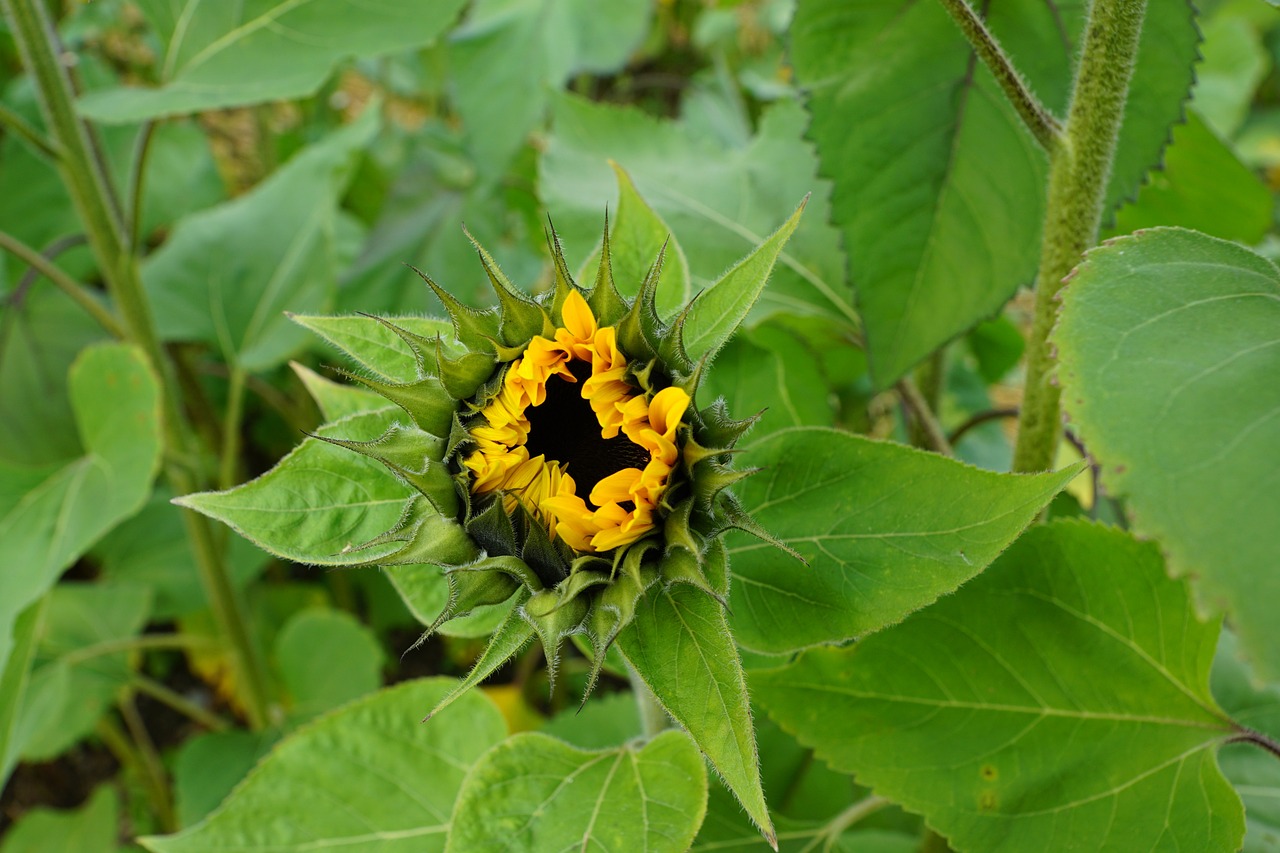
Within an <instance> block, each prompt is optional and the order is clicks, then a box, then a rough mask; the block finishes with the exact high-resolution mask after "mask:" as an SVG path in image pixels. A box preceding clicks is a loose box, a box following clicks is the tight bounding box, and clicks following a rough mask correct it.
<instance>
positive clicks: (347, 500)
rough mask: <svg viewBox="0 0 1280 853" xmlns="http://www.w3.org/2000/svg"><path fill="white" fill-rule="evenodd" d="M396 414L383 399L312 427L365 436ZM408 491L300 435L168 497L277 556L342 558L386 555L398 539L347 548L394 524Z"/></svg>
mask: <svg viewBox="0 0 1280 853" xmlns="http://www.w3.org/2000/svg"><path fill="white" fill-rule="evenodd" d="M403 419H404V414H403V412H402V411H401V410H400V409H398V408H395V407H391V406H388V407H384V408H382V409H379V410H377V411H373V412H364V413H360V414H355V415H351V416H349V417H347V418H344V419H342V420H340V421H335V422H334V423H332V424H328V425H326V426H323V427H321V428H320V429H319V430H317V435H320V436H324V437H335V438H343V439H349V440H352V441H372V440H374V439H376V438H378V437H379V436H380V435H382V434H383V433H384V432H385V431H386V430H387V428H388V427H390V426H391V424H393V423H395V422H397V421H400V420H403ZM424 436H425V433H424ZM414 494H416V492H414V491H413V490H412V489H411V488H410V487H409V486H408V485H406V484H404V483H402V482H400V481H399V480H397V479H396V478H395V477H394V476H392V474H391V472H390V471H388V470H387V469H386V468H385V467H384V466H383V465H382V463H380V462H377V461H375V460H373V459H370V458H368V457H367V456H362V455H360V454H358V453H353V452H352V451H350V450H347V449H346V448H343V447H337V446H335V445H332V444H329V443H328V442H325V441H322V440H320V439H319V438H308V439H306V440H305V441H303V442H302V444H300V445H298V447H297V448H295V449H294V450H293V452H292V453H290V454H289V455H288V456H286V457H285V458H284V459H281V460H280V462H279V463H277V464H276V466H275V467H274V468H272V469H271V470H270V471H268V472H267V473H265V474H263V475H262V476H261V477H258V478H257V479H256V480H250V481H249V482H247V483H244V484H242V485H239V486H236V487H235V488H234V489H229V490H227V491H225V492H198V493H196V494H193V495H184V496H182V497H178V498H175V499H174V503H176V504H178V505H179V506H185V507H189V508H191V509H194V510H196V511H198V512H202V513H204V514H205V515H207V516H209V517H210V518H214V519H217V520H218V521H221V522H223V523H224V524H226V525H228V526H230V527H231V528H232V529H233V530H235V531H236V532H237V533H239V534H240V535H241V536H243V537H245V538H246V539H248V540H249V541H251V542H253V543H254V544H256V545H257V546H258V547H260V548H262V549H263V550H264V551H267V552H268V553H271V554H274V555H276V556H277V557H283V558H285V559H286V560H293V561H294V562H298V563H311V564H314V565H318V566H343V565H351V564H353V563H363V562H367V561H368V560H370V559H373V558H374V557H377V556H379V555H382V556H386V555H388V554H391V553H394V552H395V551H396V550H397V549H398V548H399V547H400V546H401V545H402V544H403V543H399V542H390V543H386V544H383V545H380V546H378V547H377V548H374V549H369V550H361V551H357V552H351V551H349V550H347V549H351V548H355V547H357V546H360V545H363V544H365V543H366V542H369V541H370V540H372V539H374V538H375V537H377V536H380V535H382V534H383V533H386V532H387V531H388V530H390V529H391V528H392V527H394V526H395V525H396V523H397V522H398V521H399V520H400V518H401V517H402V516H403V514H404V512H405V510H406V509H407V508H408V506H409V504H410V503H412V501H413V499H414V498H413V495H414ZM442 582H443V581H442Z"/></svg>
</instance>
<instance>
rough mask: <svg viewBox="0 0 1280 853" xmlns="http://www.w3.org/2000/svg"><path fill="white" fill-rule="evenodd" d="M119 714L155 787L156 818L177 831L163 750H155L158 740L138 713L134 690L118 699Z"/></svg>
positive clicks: (144, 770) (142, 766)
mask: <svg viewBox="0 0 1280 853" xmlns="http://www.w3.org/2000/svg"><path fill="white" fill-rule="evenodd" d="M118 705H119V708H120V716H121V718H123V719H124V726H125V728H126V729H127V730H128V732H129V737H130V738H131V739H132V740H133V744H134V746H135V747H136V748H137V753H136V754H137V756H138V759H139V765H140V769H141V770H142V771H143V773H144V774H145V775H146V779H147V782H148V787H150V788H151V790H152V792H153V793H152V798H153V799H152V802H153V804H154V806H155V809H156V818H157V820H158V821H159V822H160V826H161V827H162V828H163V829H164V830H165V831H166V832H175V831H176V830H177V828H178V827H177V824H178V821H177V819H176V818H175V816H174V813H173V801H172V799H171V798H170V796H169V783H168V780H167V778H166V775H165V770H164V763H163V762H162V761H161V760H160V753H159V752H157V751H156V744H155V741H153V740H152V739H151V733H150V732H148V731H147V726H146V724H145V723H143V721H142V715H141V714H139V713H138V706H137V705H135V704H134V703H133V696H132V694H128V693H126V694H125V695H123V696H122V697H121V698H120V702H119V703H118Z"/></svg>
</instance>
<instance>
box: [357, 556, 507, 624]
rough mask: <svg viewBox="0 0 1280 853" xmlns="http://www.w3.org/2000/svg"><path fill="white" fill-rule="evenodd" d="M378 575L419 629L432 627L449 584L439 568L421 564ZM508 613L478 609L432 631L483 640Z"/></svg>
mask: <svg viewBox="0 0 1280 853" xmlns="http://www.w3.org/2000/svg"><path fill="white" fill-rule="evenodd" d="M382 573H383V574H384V575H386V577H387V580H389V581H391V586H392V587H393V588H394V589H395V591H396V593H397V594H399V596H400V599H401V600H402V601H403V602H404V604H405V606H406V607H408V608H409V612H410V613H412V614H413V616H414V618H415V619H417V620H418V621H419V622H421V623H422V624H423V625H434V624H435V623H436V617H438V616H439V615H440V614H441V613H442V612H444V608H445V606H446V605H447V604H448V603H449V595H450V592H449V582H448V580H447V579H446V578H445V577H444V574H443V572H442V570H441V569H440V567H439V566H432V565H427V564H425V563H409V564H407V565H403V566H383V568H382ZM510 609H511V607H510V605H509V604H485V605H481V606H479V607H477V608H475V610H473V611H472V612H471V614H470V615H468V616H459V617H457V618H456V619H450V620H449V621H448V622H445V623H444V624H443V625H440V626H438V627H437V628H436V630H437V631H439V632H440V633H441V634H444V635H445V636H447V637H468V638H470V637H485V636H488V635H489V634H492V633H493V632H494V629H495V628H497V627H498V625H499V624H500V623H501V622H503V620H505V619H506V615H507V613H508V612H509V611H510Z"/></svg>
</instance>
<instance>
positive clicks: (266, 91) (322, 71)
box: [79, 0, 463, 122]
mask: <svg viewBox="0 0 1280 853" xmlns="http://www.w3.org/2000/svg"><path fill="white" fill-rule="evenodd" d="M138 5H139V7H140V8H141V9H142V12H143V14H144V15H146V17H147V21H148V23H150V24H151V27H152V29H153V30H155V33H156V35H157V36H158V37H159V39H160V41H161V51H160V55H159V56H158V57H157V60H156V66H157V67H156V72H157V76H158V77H159V80H160V84H161V85H160V86H159V87H158V88H154V89H142V88H136V87H122V88H118V89H109V90H106V91H102V92H94V93H91V94H89V95H86V96H84V97H82V98H81V99H80V105H79V106H80V111H81V112H82V113H83V114H85V115H86V116H88V117H90V118H93V119H97V120H98V121H104V122H123V121H140V120H142V119H150V118H159V117H161V116H169V115H175V114H180V113H192V112H204V111H206V110H215V109H221V108H223V107H233V106H240V105H244V104H260V103H264V102H266V101H277V100H287V99H290V98H304V97H306V96H308V95H311V94H313V93H314V92H315V91H316V90H317V89H319V88H320V86H321V84H322V83H324V81H325V78H327V77H328V76H329V74H330V73H331V72H332V71H333V69H334V67H335V66H336V65H337V64H338V63H339V62H341V61H342V60H344V59H346V58H348V57H352V56H360V57H363V56H378V55H381V54H386V53H392V52H395V51H398V50H406V49H409V48H414V47H419V46H421V45H425V44H427V43H429V42H431V41H432V40H433V39H435V38H436V36H438V35H439V34H440V33H442V32H444V30H445V29H447V28H448V27H449V25H450V24H452V23H453V20H454V18H456V17H457V15H458V11H459V10H460V9H461V8H462V6H463V0H433V2H431V3H429V4H407V3H387V2H378V3H368V2H358V0H261V2H257V3H248V4H245V3H235V4H227V3H224V2H221V0H182V2H170V0H139V2H138Z"/></svg>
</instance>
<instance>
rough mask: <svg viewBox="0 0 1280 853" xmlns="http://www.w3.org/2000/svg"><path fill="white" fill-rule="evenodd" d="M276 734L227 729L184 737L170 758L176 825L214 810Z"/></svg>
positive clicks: (189, 824)
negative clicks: (171, 760) (171, 762)
mask: <svg viewBox="0 0 1280 853" xmlns="http://www.w3.org/2000/svg"><path fill="white" fill-rule="evenodd" d="M279 736H280V734H279V732H278V731H267V732H261V733H259V732H249V731H245V730H243V729H230V730H228V731H225V732H205V733H203V734H198V735H196V736H195V737H192V738H188V739H187V740H185V741H183V742H182V745H181V746H180V747H178V750H177V753H176V754H175V755H174V757H173V765H172V767H173V799H174V808H175V810H176V811H177V813H178V826H181V827H186V826H191V825H192V824H193V823H196V822H198V821H200V820H201V819H203V818H204V817H205V816H206V815H208V814H209V813H211V812H212V811H213V810H214V809H216V808H217V807H218V804H219V803H221V802H222V801H223V800H224V799H225V798H226V796H227V794H230V793H231V790H232V789H233V788H235V786H236V785H238V784H239V783H240V780H242V779H243V778H244V777H245V776H247V775H248V774H249V771H250V770H252V769H253V767H254V765H255V764H257V763H258V761H259V760H261V759H262V758H264V757H266V755H267V753H269V752H270V751H271V747H272V746H273V745H274V744H275V742H276V740H277V739H278V738H279Z"/></svg>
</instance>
